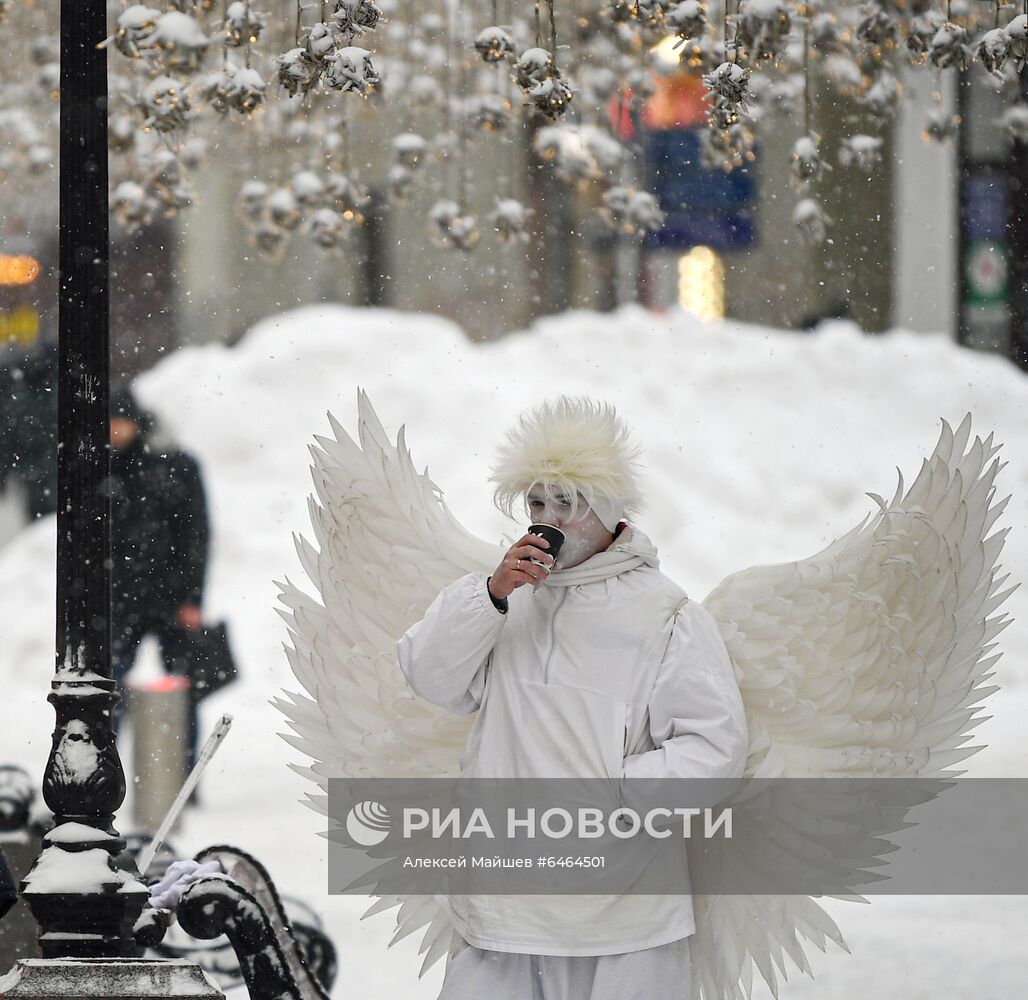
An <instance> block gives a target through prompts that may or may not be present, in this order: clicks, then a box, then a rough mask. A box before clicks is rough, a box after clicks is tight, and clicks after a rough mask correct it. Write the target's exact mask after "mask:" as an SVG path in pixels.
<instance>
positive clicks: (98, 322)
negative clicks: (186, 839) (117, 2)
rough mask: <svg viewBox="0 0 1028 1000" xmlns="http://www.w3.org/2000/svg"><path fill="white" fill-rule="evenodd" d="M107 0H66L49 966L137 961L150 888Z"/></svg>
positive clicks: (33, 896) (27, 893) (36, 885)
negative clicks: (129, 739) (121, 573)
mask: <svg viewBox="0 0 1028 1000" xmlns="http://www.w3.org/2000/svg"><path fill="white" fill-rule="evenodd" d="M106 27H107V10H106V5H105V3H104V0H62V3H61V109H60V116H61V117H60V132H61V161H60V293H59V294H60V300H59V332H60V340H59V361H58V380H57V399H58V404H57V405H58V449H57V469H58V473H57V636H56V639H57V642H56V647H57V648H56V657H57V666H56V672H55V675H54V680H53V685H52V690H51V693H50V697H49V700H50V702H51V704H53V706H54V710H55V712H56V715H57V720H56V729H55V730H54V734H53V747H52V749H51V751H50V759H49V760H48V761H47V766H46V773H45V775H44V778H43V798H44V800H45V801H46V804H47V805H48V806H49V807H50V809H51V810H52V811H53V813H54V816H55V821H56V826H55V828H54V830H53V831H51V832H50V833H49V834H48V835H47V837H46V839H45V841H44V845H43V850H42V851H41V853H40V855H39V858H38V859H37V860H36V863H35V865H34V866H33V868H32V870H31V871H30V872H29V874H28V875H27V876H26V878H25V881H24V883H23V885H22V894H23V896H24V897H25V899H26V900H27V902H28V904H29V906H30V907H31V908H32V912H33V915H34V916H35V918H36V920H37V921H38V922H39V926H40V937H39V942H40V948H41V951H42V953H43V957H44V958H58V957H61V958H63V957H91V958H93V957H107V958H127V957H130V956H135V955H138V954H140V950H139V949H138V948H137V946H136V944H135V942H134V940H133V937H132V928H133V926H134V924H135V922H136V920H137V919H138V917H139V915H140V913H141V911H142V909H143V907H144V906H145V905H146V900H147V890H146V887H145V886H144V885H143V884H142V883H141V882H140V881H139V880H138V877H137V876H138V873H137V872H136V871H135V869H134V866H133V865H132V862H131V861H130V860H129V859H128V857H127V855H124V853H123V852H124V849H125V842H124V841H123V840H122V839H121V838H120V837H119V836H118V835H117V832H116V831H115V829H114V826H113V820H114V813H115V811H116V810H117V809H118V807H119V806H120V805H121V803H122V801H123V800H124V798H125V775H124V773H123V771H122V767H121V761H120V759H119V757H118V751H117V747H116V745H115V740H114V734H113V731H112V727H111V711H112V709H113V707H114V704H115V702H116V701H117V698H118V694H117V691H116V689H115V682H114V680H113V679H112V673H111V653H110V636H111V623H110V606H111V600H110V587H111V582H110V566H111V560H110V550H111V525H110V500H109V497H108V495H107V490H106V480H107V478H108V477H109V475H110V454H109V450H108V433H109V432H108V415H107V404H108V381H109V341H108V222H107V211H108V209H107V57H106V52H105V51H104V50H103V49H100V48H98V47H97V46H98V45H99V43H100V42H102V41H103V39H104V37H105V36H106V34H107V31H106Z"/></svg>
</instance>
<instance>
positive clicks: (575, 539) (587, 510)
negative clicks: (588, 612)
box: [525, 486, 614, 569]
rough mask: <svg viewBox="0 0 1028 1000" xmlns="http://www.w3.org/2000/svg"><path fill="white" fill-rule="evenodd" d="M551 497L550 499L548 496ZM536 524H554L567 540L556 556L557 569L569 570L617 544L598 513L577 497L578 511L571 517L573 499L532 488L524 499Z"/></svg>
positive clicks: (580, 497) (580, 495)
mask: <svg viewBox="0 0 1028 1000" xmlns="http://www.w3.org/2000/svg"><path fill="white" fill-rule="evenodd" d="M548 494H549V495H548ZM525 504H526V506H527V507H528V515H529V517H531V518H532V523H533V524H552V525H553V526H554V527H555V528H560V530H561V531H563V532H564V534H565V535H566V536H567V537H566V538H565V540H564V544H563V545H562V546H561V547H560V555H559V556H557V563H558V567H557V568H558V569H570V568H571V567H572V566H577V565H578V564H579V563H583V562H585V561H586V559H588V558H589V557H590V556H594V555H596V553H597V552H602V551H603V550H604V549H605V548H607V547H608V546H609V545H610V543H611V542H612V541H613V540H614V536H613V534H611V532H609V531H608V530H607V529H606V528H605V527H604V526H603V522H602V521H601V520H600V519H599V518H598V517H597V516H596V512H595V511H594V510H593V509H592V508H591V507H590V506H589V504H588V503H586V501H585V498H584V497H583V496H582V494H581V493H579V494H578V509H577V511H575V513H574V516H573V517H572V512H571V499H570V497H567V496H564V495H562V494H561V493H559V492H553V491H547V489H546V488H545V486H533V487H532V489H530V490H529V491H528V496H527V497H526V499H525Z"/></svg>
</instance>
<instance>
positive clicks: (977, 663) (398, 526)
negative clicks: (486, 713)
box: [276, 392, 1014, 1000]
mask: <svg viewBox="0 0 1028 1000" xmlns="http://www.w3.org/2000/svg"><path fill="white" fill-rule="evenodd" d="M358 409H359V434H358V439H359V442H360V443H359V445H358V444H357V443H355V442H354V441H353V440H352V439H351V438H350V437H349V436H348V435H347V434H346V432H345V431H344V430H343V429H342V427H340V426H339V424H338V423H337V422H336V421H335V420H332V418H331V417H330V421H331V426H332V431H333V434H334V435H335V436H334V439H333V438H320V437H319V438H317V439H316V440H317V445H318V446H317V447H315V448H312V455H313V457H314V465H313V467H312V474H313V476H314V482H315V490H316V493H317V496H316V497H313V496H312V497H311V498H310V503H309V506H310V514H311V522H312V524H313V527H314V534H315V540H316V542H317V545H318V548H315V547H314V546H313V545H312V544H311V543H310V542H308V541H307V540H306V539H304V538H302V537H298V538H297V539H296V545H297V551H298V553H299V555H300V559H301V562H302V564H303V567H304V570H305V571H306V573H307V575H308V576H309V577H310V579H311V581H312V582H313V583H314V585H315V586H316V587H317V589H318V592H319V593H320V595H321V603H318V602H317V601H315V600H314V599H313V598H311V597H309V596H308V595H307V594H306V593H304V592H303V591H301V590H299V589H298V588H296V587H295V586H293V585H292V584H291V583H289V582H288V581H287V582H286V583H285V584H284V585H281V590H282V593H281V601H282V603H283V604H285V606H286V608H287V609H288V610H286V611H283V612H280V613H282V615H283V617H284V618H285V620H286V622H287V624H288V626H289V636H290V640H291V643H292V645H291V647H290V646H287V647H286V652H287V655H288V657H289V662H290V665H291V666H292V668H293V672H294V673H295V674H296V676H297V678H298V680H299V681H300V683H301V684H302V685H303V687H304V689H305V690H306V692H307V694H306V695H303V694H289V695H288V696H287V697H288V700H282V699H279V700H277V701H276V704H277V705H278V707H279V708H280V709H281V710H282V711H283V713H284V714H285V715H286V716H287V718H288V719H289V724H290V726H291V727H292V729H293V730H294V732H295V734H296V735H286V736H285V738H286V739H287V740H289V742H290V743H291V744H292V745H293V746H295V747H296V748H297V749H299V750H301V751H303V752H304V753H305V754H307V755H308V756H310V757H311V758H313V760H314V761H315V763H314V764H313V765H311V766H310V767H304V768H301V767H297V768H296V770H298V771H299V772H300V773H301V774H304V775H305V776H307V777H308V778H310V780H312V781H313V782H314V783H315V784H316V785H318V786H319V789H320V792H319V793H316V794H310V795H308V799H309V804H310V805H311V806H312V807H313V808H315V809H318V810H319V811H321V812H326V811H327V810H326V802H325V788H326V783H327V780H328V779H329V778H332V777H400V776H403V777H409V776H416V775H422V776H430V775H432V776H439V775H454V774H456V773H457V770H458V760H459V755H460V752H461V749H462V747H463V743H464V739H465V736H466V734H467V730H468V726H469V723H470V719H469V718H468V717H464V716H454V715H451V714H449V713H446V712H444V711H442V710H441V709H438V708H436V707H435V706H433V705H431V704H429V703H427V702H424V701H422V700H420V699H417V698H415V697H414V696H413V695H412V694H411V693H410V691H409V689H408V687H407V685H406V682H405V680H404V678H403V676H402V674H401V673H400V671H399V668H398V666H397V662H396V656H395V648H394V644H395V641H396V639H397V638H399V636H400V635H401V634H402V633H403V632H404V631H406V629H407V628H408V627H409V626H410V625H411V624H413V623H414V622H415V621H417V620H419V619H420V617H421V616H422V615H423V613H424V611H425V610H426V608H427V607H428V605H429V604H430V603H431V601H432V599H433V598H434V597H435V595H436V594H437V593H438V592H439V590H441V589H442V588H443V587H444V586H445V585H446V584H448V583H450V582H452V581H453V580H455V579H457V578H458V577H460V576H462V575H463V574H465V573H467V572H470V571H473V570H481V571H486V572H488V570H490V569H492V568H493V567H494V566H495V565H496V563H497V562H498V561H499V558H500V556H501V554H502V550H501V549H500V548H499V547H498V546H491V545H489V544H487V543H484V542H482V541H480V540H478V539H476V538H474V537H473V536H471V535H470V534H469V533H468V532H466V531H465V530H464V529H463V528H462V527H461V526H460V525H459V524H458V522H457V521H456V520H455V519H454V518H453V516H452V515H451V514H450V513H449V511H448V510H447V509H446V506H445V504H444V503H443V501H442V497H441V494H440V492H439V490H438V488H437V487H436V486H435V485H434V484H433V483H432V482H431V480H430V479H429V478H428V475H427V473H426V474H424V475H419V474H418V473H417V472H416V471H415V470H414V467H413V463H412V462H411V458H410V455H409V453H408V452H407V450H406V447H405V444H404V439H403V431H402V430H401V432H400V434H399V436H398V439H397V443H396V444H395V445H394V444H392V443H391V442H390V441H389V439H388V437H387V435H386V434H385V431H384V430H383V428H382V425H381V423H380V422H379V420H378V418H377V417H376V415H375V413H374V411H373V409H372V407H371V404H370V402H369V401H368V398H367V396H366V395H365V394H364V393H363V392H362V393H360V394H359V396H358ZM969 433H970V417H969V416H968V417H967V418H965V420H964V421H963V422H962V423H961V425H960V427H959V429H958V430H957V432H956V433H955V434H954V433H953V432H952V430H951V429H950V427H949V425H948V424H946V423H945V422H943V429H942V434H941V437H940V439H939V443H938V445H937V447H936V449H935V452H934V453H933V455H932V457H931V459H929V460H928V461H926V462H924V464H923V466H922V469H921V472H920V474H919V475H918V477H917V479H916V481H915V482H914V484H913V485H912V486H911V488H910V489H909V490H908V491H907V492H906V493H905V494H904V493H903V481H902V476H901V477H900V485H899V487H898V489H897V491H896V495H895V496H894V497H893V499H892V501H891V502H889V503H886V502H885V501H884V500H882V499H881V498H880V497H874V499H875V500H876V502H877V503H878V505H879V508H880V509H879V511H878V512H877V513H876V514H875V516H874V517H873V518H871V519H870V520H868V519H865V520H864V522H862V523H861V524H859V525H857V527H855V528H854V529H853V530H852V531H850V532H849V533H847V534H846V535H844V536H843V537H842V538H840V539H839V540H838V541H836V542H834V543H833V544H832V545H830V546H828V547H827V548H826V549H824V550H822V551H821V552H819V553H817V554H816V555H814V556H811V557H810V558H808V559H804V560H800V561H798V562H793V563H786V564H782V565H778V566H764V567H755V568H752V569H748V570H744V571H742V572H740V573H736V574H733V575H732V576H730V577H728V578H727V579H726V580H725V581H723V582H722V583H721V584H719V585H718V586H717V587H716V588H715V589H714V590H713V591H712V592H711V594H710V595H709V596H708V597H707V598H706V599H705V600H704V602H703V603H704V605H705V606H706V607H707V609H708V610H709V611H711V613H712V614H713V615H714V617H715V618H716V619H717V620H718V623H719V625H720V627H721V631H722V634H723V636H724V638H725V641H726V643H727V646H728V649H729V652H730V654H731V656H732V660H733V663H734V665H735V669H736V675H737V678H738V681H739V685H740V690H741V692H742V696H743V700H744V702H745V705H746V711H747V720H748V723H749V727H750V755H749V760H748V764H747V771H746V773H747V775H748V776H752V777H760V778H770V777H824V776H833V775H837V776H853V777H855V776H871V775H889V776H914V775H917V776H920V777H938V776H952V775H954V774H959V773H962V772H956V771H951V770H947V768H949V767H950V765H952V764H955V763H957V762H958V761H960V760H962V759H964V758H965V757H968V756H970V755H971V754H972V753H974V752H975V751H976V750H978V749H980V747H963V746H962V744H964V743H965V742H966V741H967V739H968V738H969V737H968V735H967V734H968V733H970V731H971V730H972V729H973V728H974V727H975V726H976V725H977V724H978V723H980V722H982V721H984V720H983V719H981V718H976V717H975V716H976V709H975V706H976V705H977V704H978V703H979V702H980V701H981V700H982V699H983V698H985V697H986V696H987V695H988V694H990V693H991V692H992V691H994V690H996V688H994V687H983V684H984V682H985V680H987V679H988V677H990V676H991V674H990V673H989V668H990V667H991V666H992V665H993V664H994V663H995V662H996V660H997V659H998V655H992V656H990V655H988V654H989V653H990V651H991V650H992V648H993V647H994V645H995V644H994V643H993V639H994V638H995V636H996V635H997V634H998V633H999V631H1000V630H1001V629H1002V628H1003V627H1005V624H1008V622H1006V620H1005V619H1006V616H1005V615H996V614H995V612H996V610H997V609H998V607H999V605H1000V604H1001V603H1002V602H1003V600H1005V598H1006V597H1007V596H1008V595H1009V594H1010V593H1011V592H1012V590H1013V589H1014V588H1009V589H1008V590H1006V591H1001V588H1002V585H1003V582H1004V580H1005V579H1006V577H999V576H998V567H997V565H996V560H997V558H998V556H999V553H1000V550H1001V548H1002V545H1003V538H1004V536H1005V534H1006V531H999V532H996V533H995V534H993V535H991V536H990V535H989V532H990V531H991V529H992V526H993V525H994V523H995V521H996V519H997V518H998V517H999V515H1000V513H1001V512H1002V510H1003V507H1004V506H1005V504H1006V501H1005V500H1004V501H1002V502H999V503H994V497H995V489H994V485H993V483H994V480H995V477H996V475H997V472H998V471H999V468H1000V465H999V463H998V462H997V461H995V460H994V455H995V453H996V451H997V447H994V446H993V445H992V438H991V436H990V437H989V438H988V439H986V440H985V441H984V442H983V441H981V440H980V439H978V438H976V439H975V441H974V444H973V445H972V446H971V447H970V448H969V449H968V448H967V442H968V438H969ZM872 496H873V495H872ZM799 822H800V818H799V817H798V818H797V823H799ZM787 843H788V841H787V839H786V840H785V841H784V844H785V845H786V847H785V849H787ZM779 846H782V845H779ZM713 863H722V864H723V863H725V859H723V858H722V859H718V858H717V857H716V856H710V855H708V856H707V857H705V858H704V859H702V860H699V859H697V860H695V861H691V866H692V867H693V869H694V870H696V869H697V868H698V866H699V865H701V864H713ZM696 873H697V875H699V876H702V873H700V872H699V871H697V872H696ZM696 881H697V882H702V881H703V880H702V877H699V878H697V879H696ZM842 898H854V899H860V898H862V897H859V896H856V895H855V894H850V895H849V896H846V897H842ZM694 904H695V909H696V927H697V929H696V934H695V935H694V937H693V938H692V941H691V955H692V962H693V980H694V982H695V983H696V986H697V995H698V997H700V998H702V1000H739V998H742V997H747V996H749V994H750V990H751V986H752V981H753V970H754V968H755V969H756V970H757V972H758V974H759V975H760V976H761V977H762V978H763V979H764V980H765V981H766V982H767V983H768V985H769V986H770V988H771V989H772V991H773V992H774V993H775V995H776V996H777V976H776V972H775V969H776V968H777V969H778V971H779V972H780V973H781V974H782V976H783V977H784V976H785V975H786V957H788V958H789V959H791V960H792V962H793V963H794V964H795V966H796V967H797V968H800V969H802V970H803V971H805V972H808V973H809V972H810V967H809V963H808V961H807V957H806V955H805V953H804V951H803V944H802V939H805V940H806V941H809V942H813V943H814V944H815V945H816V946H817V947H818V948H820V949H821V950H822V951H823V950H824V949H825V947H826V943H827V940H828V939H831V940H834V941H835V942H836V943H838V944H839V945H840V946H841V947H844V948H845V943H844V941H843V938H842V935H841V933H840V931H839V929H838V927H837V926H836V925H835V923H834V921H832V919H831V918H830V917H829V916H828V914H827V913H826V912H825V911H824V909H822V907H821V906H819V905H818V904H817V903H816V902H815V901H814V900H813V899H812V898H810V897H809V896H767V895H763V896H761V895H754V896H743V895H719V896H704V895H697V896H696V897H695V898H694ZM394 907H399V910H398V913H397V917H396V921H397V928H396V932H395V934H394V936H393V941H396V940H399V939H400V938H402V937H405V936H407V935H408V934H410V933H412V932H413V931H415V930H417V929H419V928H421V927H425V928H426V931H425V934H424V937H423V940H422V943H421V951H422V952H427V954H426V955H425V961H424V964H423V965H422V969H421V972H422V974H423V973H424V971H425V970H426V969H427V968H429V967H430V966H431V965H432V964H433V963H434V962H435V961H436V960H437V959H438V958H441V957H442V956H444V955H445V954H446V952H447V951H448V950H449V946H450V941H451V936H452V933H453V930H452V926H451V925H450V923H449V920H448V918H447V917H446V916H445V914H444V913H443V912H442V911H441V910H440V908H439V907H438V905H437V904H436V903H435V901H434V899H432V898H431V897H403V896H386V897H382V898H381V899H379V901H378V902H377V903H376V904H375V905H374V906H372V907H371V909H370V910H369V911H368V914H371V913H375V912H379V911H382V910H387V909H391V908H394Z"/></svg>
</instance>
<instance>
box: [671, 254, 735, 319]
mask: <svg viewBox="0 0 1028 1000" xmlns="http://www.w3.org/2000/svg"><path fill="white" fill-rule="evenodd" d="M678 304H679V305H680V306H681V307H682V308H683V309H685V310H686V311H687V312H691V313H694V314H695V315H696V316H699V318H700V319H702V320H708V321H709V320H715V319H722V318H723V317H724V315H725V265H724V262H723V261H722V260H721V258H720V257H719V256H718V255H717V253H715V252H714V251H713V250H711V248H710V247H693V248H692V250H690V251H689V252H688V253H686V254H682V256H681V257H679V258H678Z"/></svg>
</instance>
